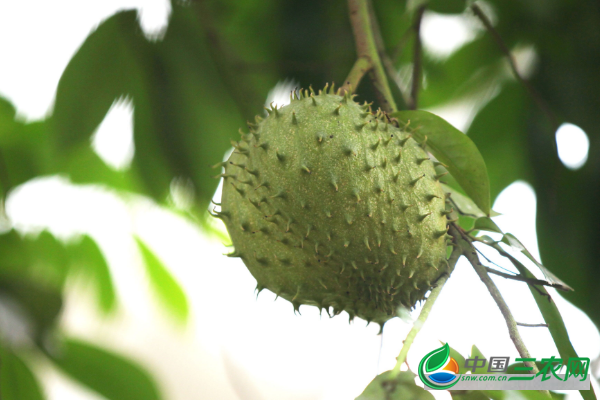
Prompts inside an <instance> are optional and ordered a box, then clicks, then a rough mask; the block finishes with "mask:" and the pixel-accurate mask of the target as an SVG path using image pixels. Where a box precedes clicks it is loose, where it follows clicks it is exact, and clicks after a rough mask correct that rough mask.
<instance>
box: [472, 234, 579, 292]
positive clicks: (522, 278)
mask: <svg viewBox="0 0 600 400" xmlns="http://www.w3.org/2000/svg"><path fill="white" fill-rule="evenodd" d="M469 238H470V239H471V240H475V241H477V242H480V243H483V244H486V245H488V246H490V247H491V248H493V249H495V250H496V251H497V252H498V253H499V254H500V255H501V256H503V257H506V258H508V259H509V260H510V261H511V262H512V263H513V264H515V262H516V263H519V264H520V262H519V261H517V259H516V258H514V257H513V256H512V255H510V254H509V253H507V252H506V251H504V249H503V248H502V247H501V246H500V245H499V244H498V242H495V243H493V244H492V243H488V242H486V241H485V240H483V239H481V238H478V237H473V236H469ZM478 251H479V250H478ZM515 265H516V264H515ZM488 272H491V273H492V274H496V275H499V276H502V277H503V278H508V279H514V280H517V281H523V282H527V283H528V284H531V285H541V286H550V287H553V288H555V289H558V290H562V291H563V292H570V291H572V290H573V289H571V288H567V287H565V285H564V284H560V283H550V282H548V281H546V280H543V279H533V278H527V277H525V276H523V275H522V274H521V275H508V274H503V273H501V272H499V271H496V270H488ZM505 275H507V276H505Z"/></svg>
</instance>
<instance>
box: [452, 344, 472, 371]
mask: <svg viewBox="0 0 600 400" xmlns="http://www.w3.org/2000/svg"><path fill="white" fill-rule="evenodd" d="M450 357H452V358H454V359H455V360H456V363H457V364H458V373H459V374H466V373H467V371H468V369H467V368H465V358H464V357H463V356H462V354H460V353H459V352H458V351H456V350H454V349H453V348H452V347H450Z"/></svg>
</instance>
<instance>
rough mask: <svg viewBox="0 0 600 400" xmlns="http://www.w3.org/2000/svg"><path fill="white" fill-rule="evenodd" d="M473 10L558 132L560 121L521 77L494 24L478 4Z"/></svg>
mask: <svg viewBox="0 0 600 400" xmlns="http://www.w3.org/2000/svg"><path fill="white" fill-rule="evenodd" d="M471 10H473V13H474V14H475V15H476V16H477V18H479V20H481V22H482V23H483V25H484V26H485V28H486V29H487V30H488V32H489V33H490V34H491V35H492V37H493V38H494V40H495V41H496V44H497V45H498V47H499V48H500V50H501V51H502V52H503V53H504V55H505V56H506V58H507V59H508V63H509V64H510V69H511V70H512V72H513V75H514V76H515V78H516V79H517V81H519V83H521V85H523V87H524V88H525V90H527V92H528V93H529V95H530V96H531V98H532V99H533V101H534V102H535V103H536V104H537V106H538V107H539V108H540V110H542V112H543V113H544V114H545V115H546V118H548V120H549V121H550V123H551V124H552V128H553V130H555V131H556V129H557V128H558V119H557V118H556V116H555V115H554V113H553V112H552V110H551V109H550V107H549V106H548V104H547V103H546V102H545V101H544V99H543V98H542V96H540V94H539V93H538V92H537V91H536V90H535V89H534V87H533V86H531V84H530V83H529V81H527V80H526V79H525V78H523V77H522V76H521V74H520V73H519V70H518V69H517V63H516V61H515V58H514V57H513V55H512V53H511V52H510V50H509V49H508V46H506V44H505V43H504V41H503V40H502V37H501V36H500V34H499V33H498V31H497V30H496V29H495V28H494V26H493V25H492V22H491V21H490V20H489V18H488V17H487V16H486V15H485V13H484V12H483V10H482V9H481V8H479V6H478V5H477V4H472V5H471Z"/></svg>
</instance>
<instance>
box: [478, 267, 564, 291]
mask: <svg viewBox="0 0 600 400" xmlns="http://www.w3.org/2000/svg"><path fill="white" fill-rule="evenodd" d="M485 270H486V271H487V272H489V273H490V274H494V275H498V276H501V277H503V278H506V279H512V280H515V281H520V282H526V283H528V284H529V285H541V286H550V287H553V288H555V289H559V290H565V289H564V286H562V285H559V284H555V283H550V282H548V281H544V280H542V279H531V278H526V277H524V276H522V275H510V274H505V273H504V272H500V271H497V270H495V269H493V268H490V267H485Z"/></svg>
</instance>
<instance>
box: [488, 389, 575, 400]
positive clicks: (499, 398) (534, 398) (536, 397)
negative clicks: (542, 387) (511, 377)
mask: <svg viewBox="0 0 600 400" xmlns="http://www.w3.org/2000/svg"><path fill="white" fill-rule="evenodd" d="M481 392H482V393H484V394H485V395H487V396H488V397H490V398H491V399H492V400H524V399H525V400H544V399H546V400H547V399H548V396H546V394H545V393H542V392H540V391H538V390H482V391H481ZM550 395H551V396H552V398H553V399H558V400H560V399H563V398H564V396H565V395H564V394H560V393H555V392H550Z"/></svg>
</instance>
